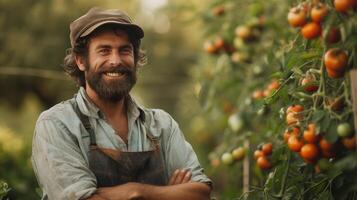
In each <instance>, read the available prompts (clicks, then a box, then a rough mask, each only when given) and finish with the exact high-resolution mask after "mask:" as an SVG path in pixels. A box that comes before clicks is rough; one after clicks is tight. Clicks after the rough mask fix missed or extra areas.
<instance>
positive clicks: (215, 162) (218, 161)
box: [211, 158, 221, 167]
mask: <svg viewBox="0 0 357 200" xmlns="http://www.w3.org/2000/svg"><path fill="white" fill-rule="evenodd" d="M220 164H221V161H220V160H219V159H218V158H214V159H212V160H211V165H212V167H218V166H219V165H220Z"/></svg>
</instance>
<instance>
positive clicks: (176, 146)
mask: <svg viewBox="0 0 357 200" xmlns="http://www.w3.org/2000/svg"><path fill="white" fill-rule="evenodd" d="M143 36H144V32H143V30H142V29H141V28H140V27H139V26H138V25H135V24H133V23H132V21H131V19H130V18H129V17H128V16H127V15H126V14H125V13H123V12H121V11H119V10H103V9H100V8H93V9H91V10H89V11H88V13H86V14H85V15H83V16H82V17H80V18H78V19H77V20H75V21H73V22H72V23H71V25H70V40H71V51H69V53H68V55H67V56H66V57H65V60H64V69H65V71H66V72H67V73H68V74H69V75H70V76H72V77H73V78H74V79H75V80H76V81H77V83H78V85H79V86H80V89H79V92H78V93H77V94H76V95H75V97H74V98H73V99H70V100H67V101H64V102H62V103H59V104H57V105H55V106H54V107H52V108H50V109H49V110H47V111H44V112H43V113H42V114H41V115H40V117H39V119H38V121H37V124H36V128H35V134H34V138H33V146H32V163H33V167H34V171H35V174H36V176H37V179H38V182H39V184H40V187H41V188H42V190H43V192H44V194H43V199H51V200H52V199H53V200H60V199H90V200H95V199H97V200H103V199H116V200H123V199H160V200H164V199H167V200H175V199H182V200H189V199H193V200H200V199H209V198H210V191H211V184H212V182H211V181H210V179H208V178H207V177H206V176H205V175H204V174H203V169H202V167H201V166H200V164H199V162H198V160H197V157H196V155H195V153H194V151H193V149H192V147H191V145H190V144H188V143H187V142H186V141H185V139H184V136H183V134H182V132H181V131H180V129H179V127H178V125H177V123H176V122H175V121H174V120H173V119H172V118H171V116H170V115H169V114H167V113H166V112H164V111H162V110H159V109H147V108H144V107H142V106H140V105H138V104H137V103H136V102H135V101H134V100H133V99H132V97H131V96H130V94H129V92H130V90H131V88H132V87H133V86H134V84H135V83H136V79H137V74H136V73H137V68H138V67H139V66H140V65H142V64H143V63H144V61H145V56H144V54H143V52H142V51H141V50H140V41H141V38H143Z"/></svg>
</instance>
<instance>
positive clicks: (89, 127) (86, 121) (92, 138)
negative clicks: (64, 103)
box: [69, 98, 97, 145]
mask: <svg viewBox="0 0 357 200" xmlns="http://www.w3.org/2000/svg"><path fill="white" fill-rule="evenodd" d="M69 101H70V103H71V105H72V107H73V109H74V111H75V112H76V114H77V116H78V117H79V120H80V121H81V122H82V125H83V126H84V128H85V129H86V131H87V132H88V133H89V138H90V145H97V141H96V139H95V134H94V130H93V129H92V125H91V124H90V122H89V117H88V116H86V115H84V114H83V113H82V112H81V110H80V109H79V107H78V104H77V102H76V100H75V98H73V99H71V100H69Z"/></svg>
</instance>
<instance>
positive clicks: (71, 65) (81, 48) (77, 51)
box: [63, 25, 147, 86]
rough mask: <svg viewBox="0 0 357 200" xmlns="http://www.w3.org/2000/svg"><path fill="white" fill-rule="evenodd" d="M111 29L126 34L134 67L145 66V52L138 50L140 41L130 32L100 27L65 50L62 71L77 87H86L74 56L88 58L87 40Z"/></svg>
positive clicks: (109, 26) (123, 28) (82, 73)
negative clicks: (130, 45) (131, 46)
mask: <svg viewBox="0 0 357 200" xmlns="http://www.w3.org/2000/svg"><path fill="white" fill-rule="evenodd" d="M108 28H111V29H113V30H114V31H115V30H117V29H120V30H124V31H125V32H127V33H128V36H129V40H130V42H131V43H132V45H133V48H134V63H135V66H136V67H141V66H144V65H145V64H146V61H147V58H146V54H145V51H144V50H142V49H141V48H140V44H141V40H140V39H137V38H134V37H132V36H131V34H130V31H129V30H128V29H125V27H118V26H116V27H113V26H111V25H108V26H105V25H104V26H102V27H101V28H99V29H97V30H95V31H94V32H93V33H91V34H90V35H88V36H86V37H82V38H79V39H78V40H77V41H76V43H75V45H74V46H73V47H72V48H69V49H67V50H66V56H65V58H64V60H63V69H64V71H65V72H66V73H67V74H68V75H69V76H71V77H72V78H73V79H74V80H75V81H76V83H77V85H78V86H85V85H86V80H85V76H84V72H83V71H81V70H80V69H79V67H78V66H77V63H76V60H75V56H76V55H77V56H80V57H82V58H87V56H88V47H89V39H90V37H91V36H92V35H93V34H95V33H97V32H99V31H102V30H104V29H108Z"/></svg>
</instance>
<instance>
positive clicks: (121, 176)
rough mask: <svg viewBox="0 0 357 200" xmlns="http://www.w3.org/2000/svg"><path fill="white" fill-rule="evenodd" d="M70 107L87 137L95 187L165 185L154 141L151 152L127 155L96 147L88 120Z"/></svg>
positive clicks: (159, 154) (75, 107)
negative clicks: (130, 184)
mask: <svg viewBox="0 0 357 200" xmlns="http://www.w3.org/2000/svg"><path fill="white" fill-rule="evenodd" d="M71 103H72V106H73V108H74V110H75V112H76V113H77V115H78V117H79V119H80V120H81V122H82V124H83V126H84V127H85V129H86V130H87V131H88V133H89V136H90V150H89V168H90V170H91V171H92V172H93V173H94V174H95V176H96V178H97V187H110V186H115V185H120V184H124V183H128V182H137V183H145V184H151V185H166V184H167V183H166V179H165V173H164V165H163V159H162V157H161V153H160V146H159V142H158V140H155V139H153V138H150V137H148V138H149V139H150V141H151V144H152V145H151V146H152V150H150V151H142V152H127V151H119V150H114V149H106V148H100V147H98V146H97V143H96V138H95V133H94V130H93V129H92V127H91V124H90V122H89V118H88V117H87V116H86V115H84V114H83V113H82V112H81V111H80V110H79V108H78V104H77V102H76V101H71Z"/></svg>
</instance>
